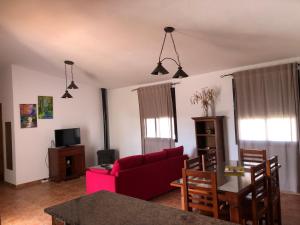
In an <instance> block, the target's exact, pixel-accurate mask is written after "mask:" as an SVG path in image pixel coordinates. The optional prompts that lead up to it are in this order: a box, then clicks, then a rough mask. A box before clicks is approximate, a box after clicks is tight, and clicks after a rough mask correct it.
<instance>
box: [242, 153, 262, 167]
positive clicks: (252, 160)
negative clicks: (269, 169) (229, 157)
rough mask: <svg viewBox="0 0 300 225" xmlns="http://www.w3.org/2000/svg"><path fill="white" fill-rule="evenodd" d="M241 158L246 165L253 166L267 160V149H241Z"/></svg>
mask: <svg viewBox="0 0 300 225" xmlns="http://www.w3.org/2000/svg"><path fill="white" fill-rule="evenodd" d="M240 159H241V161H242V162H243V163H244V166H246V167H251V166H254V165H257V164H259V163H261V162H264V161H266V160H267V154H266V150H265V149H240Z"/></svg>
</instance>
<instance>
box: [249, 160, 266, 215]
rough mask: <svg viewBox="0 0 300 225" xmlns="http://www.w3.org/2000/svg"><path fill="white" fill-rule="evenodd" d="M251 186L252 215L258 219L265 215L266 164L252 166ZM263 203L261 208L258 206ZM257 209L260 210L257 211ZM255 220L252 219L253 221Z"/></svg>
mask: <svg viewBox="0 0 300 225" xmlns="http://www.w3.org/2000/svg"><path fill="white" fill-rule="evenodd" d="M250 171H251V184H252V213H253V215H254V217H256V218H260V217H261V216H262V215H264V214H265V212H266V210H267V205H268V189H267V175H266V162H262V163H260V164H258V165H257V166H252V167H251V169H250ZM262 202H263V208H261V207H260V206H261V205H262V204H261V203H262ZM258 209H260V210H259V211H258ZM254 219H255V218H253V220H254Z"/></svg>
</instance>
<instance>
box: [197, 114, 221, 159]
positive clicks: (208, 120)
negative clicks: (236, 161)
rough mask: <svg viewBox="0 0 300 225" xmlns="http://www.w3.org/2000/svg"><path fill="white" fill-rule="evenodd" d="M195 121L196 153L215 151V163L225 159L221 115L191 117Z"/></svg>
mask: <svg viewBox="0 0 300 225" xmlns="http://www.w3.org/2000/svg"><path fill="white" fill-rule="evenodd" d="M192 119H193V120H194V123H195V136H196V146H197V150H198V155H199V156H200V155H201V154H206V153H207V152H208V151H210V150H214V151H215V152H216V159H217V163H218V162H222V161H224V159H225V152H224V140H223V119H224V117H223V116H215V117H213V116H212V117H196V118H192Z"/></svg>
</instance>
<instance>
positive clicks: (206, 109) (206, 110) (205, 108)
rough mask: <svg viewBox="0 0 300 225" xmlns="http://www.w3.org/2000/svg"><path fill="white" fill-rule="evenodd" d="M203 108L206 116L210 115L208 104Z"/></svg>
mask: <svg viewBox="0 0 300 225" xmlns="http://www.w3.org/2000/svg"><path fill="white" fill-rule="evenodd" d="M202 109H203V112H204V116H205V117H208V106H205V105H204V106H203V107H202Z"/></svg>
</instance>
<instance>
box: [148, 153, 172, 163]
mask: <svg viewBox="0 0 300 225" xmlns="http://www.w3.org/2000/svg"><path fill="white" fill-rule="evenodd" d="M166 158H167V152H166V151H160V152H153V153H149V154H146V155H144V162H145V163H152V162H157V161H160V160H163V159H166Z"/></svg>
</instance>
